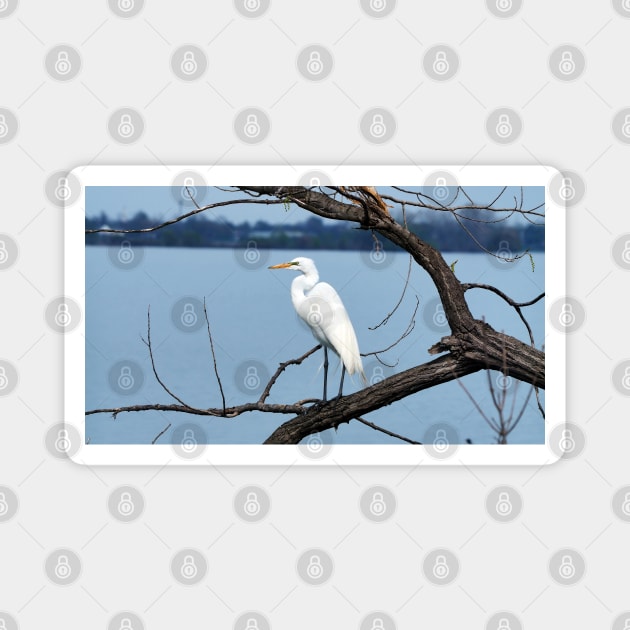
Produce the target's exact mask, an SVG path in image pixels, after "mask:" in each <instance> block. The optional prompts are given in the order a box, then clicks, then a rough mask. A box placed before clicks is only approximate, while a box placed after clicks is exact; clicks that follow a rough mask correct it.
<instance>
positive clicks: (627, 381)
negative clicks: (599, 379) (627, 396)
mask: <svg viewBox="0 0 630 630" xmlns="http://www.w3.org/2000/svg"><path fill="white" fill-rule="evenodd" d="M621 385H622V387H623V388H624V389H630V367H627V368H625V369H624V371H623V377H622V378H621Z"/></svg>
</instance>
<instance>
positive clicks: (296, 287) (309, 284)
mask: <svg viewBox="0 0 630 630" xmlns="http://www.w3.org/2000/svg"><path fill="white" fill-rule="evenodd" d="M318 281H319V275H318V273H317V272H316V271H309V272H308V273H305V274H300V275H299V276H298V277H297V278H296V279H295V280H293V282H292V283H291V301H292V302H293V306H294V307H295V308H296V309H297V307H298V305H299V304H301V303H302V302H303V301H304V299H305V298H306V293H307V292H308V291H310V290H311V289H312V288H313V287H314V286H315V285H316V284H317V282H318Z"/></svg>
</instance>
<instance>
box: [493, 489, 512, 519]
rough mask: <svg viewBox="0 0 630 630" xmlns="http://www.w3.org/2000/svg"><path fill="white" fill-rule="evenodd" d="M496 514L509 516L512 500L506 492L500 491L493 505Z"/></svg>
mask: <svg viewBox="0 0 630 630" xmlns="http://www.w3.org/2000/svg"><path fill="white" fill-rule="evenodd" d="M495 509H496V511H497V514H498V515H499V516H509V515H510V514H511V513H512V509H513V506H512V501H511V500H510V495H509V493H507V492H500V493H499V498H498V500H497V504H496V506H495Z"/></svg>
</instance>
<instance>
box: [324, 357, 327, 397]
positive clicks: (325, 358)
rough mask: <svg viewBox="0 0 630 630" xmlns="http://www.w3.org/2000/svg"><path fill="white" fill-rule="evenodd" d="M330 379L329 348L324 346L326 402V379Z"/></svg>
mask: <svg viewBox="0 0 630 630" xmlns="http://www.w3.org/2000/svg"><path fill="white" fill-rule="evenodd" d="M327 380H328V348H327V347H326V346H324V402H326V381H327Z"/></svg>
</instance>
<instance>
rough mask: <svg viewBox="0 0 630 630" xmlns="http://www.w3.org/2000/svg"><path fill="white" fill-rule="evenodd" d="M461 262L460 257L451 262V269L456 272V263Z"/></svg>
mask: <svg viewBox="0 0 630 630" xmlns="http://www.w3.org/2000/svg"><path fill="white" fill-rule="evenodd" d="M458 262H459V258H458V259H457V260H454V261H453V262H452V263H451V271H452V272H453V273H455V265H456V264H457V263H458Z"/></svg>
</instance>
